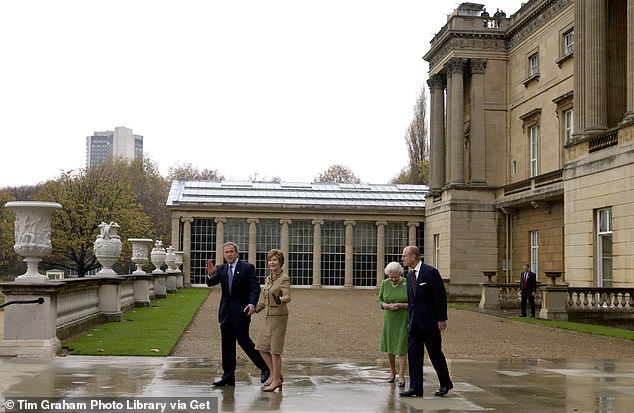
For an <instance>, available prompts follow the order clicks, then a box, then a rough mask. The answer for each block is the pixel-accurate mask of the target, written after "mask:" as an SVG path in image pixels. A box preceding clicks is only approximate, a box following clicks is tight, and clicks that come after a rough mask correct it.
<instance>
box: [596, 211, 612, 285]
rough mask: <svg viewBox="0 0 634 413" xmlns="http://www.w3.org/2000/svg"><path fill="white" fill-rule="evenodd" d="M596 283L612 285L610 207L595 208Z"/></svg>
mask: <svg viewBox="0 0 634 413" xmlns="http://www.w3.org/2000/svg"><path fill="white" fill-rule="evenodd" d="M596 219H597V284H598V286H599V287H606V288H610V287H612V208H603V209H599V210H597V218H596Z"/></svg>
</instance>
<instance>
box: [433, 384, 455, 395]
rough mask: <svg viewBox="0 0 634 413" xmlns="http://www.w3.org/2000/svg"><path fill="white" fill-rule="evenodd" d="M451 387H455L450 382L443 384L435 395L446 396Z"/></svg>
mask: <svg viewBox="0 0 634 413" xmlns="http://www.w3.org/2000/svg"><path fill="white" fill-rule="evenodd" d="M451 389H453V384H450V385H449V386H441V387H440V388H439V389H438V391H437V392H436V393H434V396H444V395H445V394H447V393H449V390H451Z"/></svg>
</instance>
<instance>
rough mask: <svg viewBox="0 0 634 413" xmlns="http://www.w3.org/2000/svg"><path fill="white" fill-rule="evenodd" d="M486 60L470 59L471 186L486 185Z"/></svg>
mask: <svg viewBox="0 0 634 413" xmlns="http://www.w3.org/2000/svg"><path fill="white" fill-rule="evenodd" d="M486 67H487V60H486V59H471V153H470V157H471V162H470V165H471V180H470V182H471V183H473V184H485V183H486V168H485V164H486V136H485V134H486V127H485V124H484V122H485V118H484V103H485V102H484V101H485V96H486V91H485V82H484V72H485V71H486Z"/></svg>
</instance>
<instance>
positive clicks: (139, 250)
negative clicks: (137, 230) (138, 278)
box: [128, 238, 152, 275]
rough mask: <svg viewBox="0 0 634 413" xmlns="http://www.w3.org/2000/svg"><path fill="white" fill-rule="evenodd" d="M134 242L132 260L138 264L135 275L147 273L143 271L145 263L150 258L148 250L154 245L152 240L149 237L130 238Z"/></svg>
mask: <svg viewBox="0 0 634 413" xmlns="http://www.w3.org/2000/svg"><path fill="white" fill-rule="evenodd" d="M128 241H129V242H130V243H131V244H132V262H133V263H134V264H135V265H136V270H134V272H133V273H132V274H133V275H143V274H147V273H146V272H145V271H143V264H145V262H146V261H147V260H148V255H147V250H148V247H151V246H152V240H151V239H148V238H128Z"/></svg>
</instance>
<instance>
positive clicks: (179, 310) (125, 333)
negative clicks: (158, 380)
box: [63, 288, 210, 356]
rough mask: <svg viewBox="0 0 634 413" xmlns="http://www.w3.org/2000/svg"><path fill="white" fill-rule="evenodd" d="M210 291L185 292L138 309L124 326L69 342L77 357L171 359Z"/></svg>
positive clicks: (98, 328) (111, 325)
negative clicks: (184, 332) (161, 357)
mask: <svg viewBox="0 0 634 413" xmlns="http://www.w3.org/2000/svg"><path fill="white" fill-rule="evenodd" d="M209 291H210V290H209V289H207V288H185V289H180V290H178V292H176V293H174V294H169V295H168V297H167V298H162V299H158V300H154V301H152V303H151V305H150V307H138V308H135V309H134V310H133V311H130V312H128V313H126V314H124V316H123V320H122V321H120V322H110V323H105V324H101V325H98V326H96V327H94V328H92V329H90V330H89V331H87V332H85V333H83V334H82V335H80V336H79V337H77V338H75V339H73V340H70V341H65V342H64V343H63V346H64V348H65V349H66V351H67V352H68V354H73V355H102V356H167V355H169V354H170V352H171V351H172V348H173V347H174V345H176V342H177V341H178V339H179V337H180V336H181V334H182V333H183V331H185V329H186V328H187V326H188V325H189V323H190V322H191V320H192V318H193V316H194V314H196V312H197V311H198V309H199V308H200V306H201V304H202V303H203V301H204V300H205V299H206V298H207V296H208V295H209Z"/></svg>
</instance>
